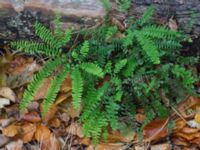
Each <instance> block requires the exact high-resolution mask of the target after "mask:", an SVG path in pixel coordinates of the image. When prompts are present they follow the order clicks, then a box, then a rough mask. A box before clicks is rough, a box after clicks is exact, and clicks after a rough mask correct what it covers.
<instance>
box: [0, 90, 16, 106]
mask: <svg viewBox="0 0 200 150" xmlns="http://www.w3.org/2000/svg"><path fill="white" fill-rule="evenodd" d="M0 96H2V97H4V98H6V99H9V100H11V101H12V102H15V101H16V95H15V93H14V91H13V90H12V89H10V88H9V87H2V88H0Z"/></svg>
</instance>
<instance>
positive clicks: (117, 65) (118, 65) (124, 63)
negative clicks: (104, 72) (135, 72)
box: [114, 59, 127, 74]
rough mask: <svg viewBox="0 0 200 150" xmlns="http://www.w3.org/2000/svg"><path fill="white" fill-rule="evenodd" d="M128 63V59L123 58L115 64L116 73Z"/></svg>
mask: <svg viewBox="0 0 200 150" xmlns="http://www.w3.org/2000/svg"><path fill="white" fill-rule="evenodd" d="M126 64H127V59H122V60H120V61H118V62H117V63H116V64H115V69H114V73H116V74H117V73H119V72H120V71H121V70H122V68H124V67H125V66H126Z"/></svg>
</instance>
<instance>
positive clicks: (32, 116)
mask: <svg viewBox="0 0 200 150" xmlns="http://www.w3.org/2000/svg"><path fill="white" fill-rule="evenodd" d="M23 119H24V120H26V121H28V122H33V123H37V122H40V121H41V117H40V115H39V114H38V113H37V112H29V113H26V114H25V115H24V116H23Z"/></svg>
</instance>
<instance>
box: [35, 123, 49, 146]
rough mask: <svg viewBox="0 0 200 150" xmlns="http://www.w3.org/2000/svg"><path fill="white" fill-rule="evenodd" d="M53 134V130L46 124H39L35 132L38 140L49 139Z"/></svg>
mask: <svg viewBox="0 0 200 150" xmlns="http://www.w3.org/2000/svg"><path fill="white" fill-rule="evenodd" d="M50 136H51V131H50V130H49V128H47V127H46V126H44V125H38V126H37V129H36V132H35V139H36V140H37V141H38V142H41V141H45V140H49V138H50Z"/></svg>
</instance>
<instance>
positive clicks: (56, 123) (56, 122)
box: [50, 118, 60, 128]
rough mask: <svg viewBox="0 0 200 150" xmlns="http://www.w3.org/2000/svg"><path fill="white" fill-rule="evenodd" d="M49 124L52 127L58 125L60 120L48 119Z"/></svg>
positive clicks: (57, 126)
mask: <svg viewBox="0 0 200 150" xmlns="http://www.w3.org/2000/svg"><path fill="white" fill-rule="evenodd" d="M50 126H51V127H54V128H59V127H60V120H59V119H58V118H54V119H52V120H51V121H50Z"/></svg>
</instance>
